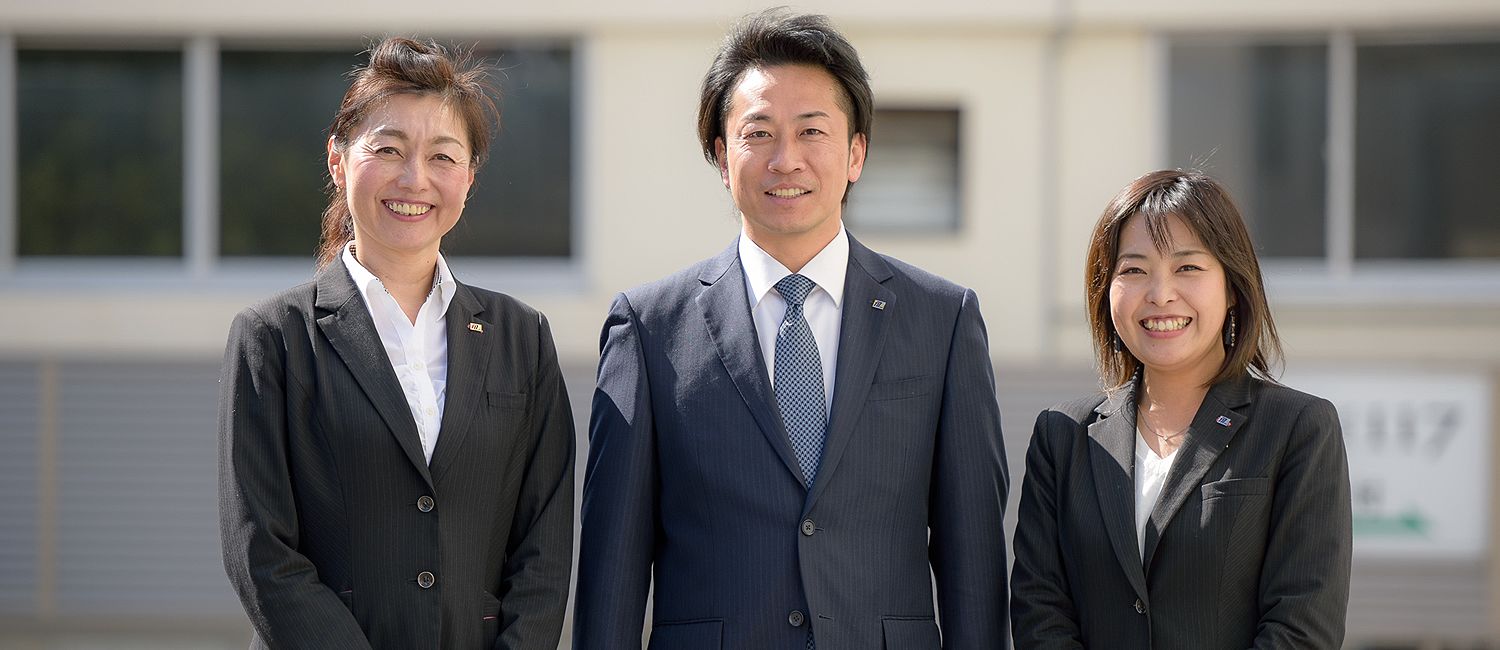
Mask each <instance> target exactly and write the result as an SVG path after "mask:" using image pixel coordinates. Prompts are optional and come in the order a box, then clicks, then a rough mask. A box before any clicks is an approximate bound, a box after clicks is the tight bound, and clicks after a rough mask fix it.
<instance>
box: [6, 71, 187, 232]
mask: <svg viewBox="0 0 1500 650" xmlns="http://www.w3.org/2000/svg"><path fill="white" fill-rule="evenodd" d="M16 65H17V84H16V86H17V88H16V100H17V106H18V116H17V117H18V120H19V124H18V126H19V128H18V129H17V131H18V138H17V140H18V141H17V145H18V146H17V151H18V152H19V156H18V163H19V169H20V178H19V184H20V185H19V201H18V208H19V215H20V219H19V220H20V223H19V227H20V243H19V251H18V252H19V254H21V255H159V256H171V255H181V254H182V55H181V54H180V53H178V52H103V51H78V52H74V51H54V50H20V51H19V52H18V53H17V55H16Z"/></svg>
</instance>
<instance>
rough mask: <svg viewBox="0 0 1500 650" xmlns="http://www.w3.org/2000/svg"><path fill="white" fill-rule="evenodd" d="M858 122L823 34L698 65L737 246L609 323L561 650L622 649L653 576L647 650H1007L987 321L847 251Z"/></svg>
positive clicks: (784, 33)
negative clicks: (565, 647)
mask: <svg viewBox="0 0 1500 650" xmlns="http://www.w3.org/2000/svg"><path fill="white" fill-rule="evenodd" d="M871 106H872V101H871V94H870V89H869V85H868V82H867V77H866V75H865V72H864V69H863V67H862V66H861V64H860V62H859V59H858V57H857V55H856V53H855V51H854V48H853V47H852V46H851V45H850V44H849V43H848V42H847V41H846V40H845V39H844V38H843V37H842V35H840V34H839V33H838V32H837V31H835V30H834V29H833V28H832V27H831V26H829V24H828V23H827V21H826V19H825V18H823V17H820V16H794V15H787V14H785V13H783V12H780V11H775V10H773V11H769V12H765V13H761V14H758V15H755V16H752V17H750V18H748V19H746V20H745V21H743V22H741V23H740V24H739V25H738V26H737V27H736V29H735V30H734V31H733V32H732V33H731V34H730V35H729V37H728V38H727V39H726V40H725V42H724V44H723V46H722V48H721V49H720V51H719V54H718V56H717V58H716V59H715V61H714V63H713V66H712V67H711V68H710V70H709V72H708V74H707V76H706V77H705V79H704V84H703V94H702V97H701V103H700V106H699V137H700V140H701V144H702V146H703V150H704V155H705V157H707V158H708V159H709V160H710V161H711V162H712V163H713V164H714V165H715V166H716V167H717V168H718V169H719V172H720V175H721V177H722V179H723V181H724V184H725V186H726V187H727V188H728V189H729V191H730V194H731V195H732V196H733V198H734V202H735V206H736V207H737V208H738V210H739V213H740V217H741V224H742V232H741V235H740V237H739V239H738V240H737V241H736V242H735V243H734V244H732V245H731V246H729V248H728V249H726V250H725V251H723V252H722V253H720V254H719V255H717V256H715V257H713V258H711V259H708V260H705V261H703V262H700V263H698V264H696V265H694V266H692V267H690V268H688V269H686V270H683V271H681V272H679V273H677V274H675V275H672V276H669V277H667V278H665V279H662V280H659V281H657V282H654V283H651V284H648V285H645V286H642V287H638V288H636V289H632V290H630V291H627V292H626V293H624V294H621V295H620V296H618V297H617V298H616V299H615V302H614V304H613V306H612V307H611V309H610V314H609V317H608V319H607V320H606V322H605V325H604V330H603V333H602V337H601V338H602V341H601V345H602V358H601V360H600V364H599V376H598V388H597V390H596V391H595V394H594V403H593V414H592V417H591V420H590V448H589V461H588V474H587V478H586V482H585V486H584V500H583V533H582V550H581V555H580V559H579V580H578V592H577V600H576V610H575V615H574V620H575V628H574V629H575V633H574V643H575V647H577V648H581V649H583V650H593V649H609V650H617V649H619V648H626V647H638V644H639V643H640V640H641V634H642V629H641V626H642V618H643V615H644V609H645V603H646V596H647V591H648V589H649V588H650V587H651V586H652V583H653V577H654V584H655V591H654V603H655V607H654V613H653V623H652V629H651V639H650V647H651V648H653V649H663V650H669V649H675V648H683V649H692V650H702V649H705V648H725V649H731V648H732V649H740V648H746V649H755V650H765V649H778V648H779V649H786V650H790V649H794V648H796V649H802V648H818V649H820V650H839V649H849V650H870V649H873V648H924V649H934V650H935V649H937V648H940V647H946V648H1002V647H1005V646H1006V644H1007V635H1006V629H1007V626H1006V610H1005V603H1006V584H1005V570H1006V561H1005V543H1004V533H1003V527H1002V518H1003V514H1004V506H1005V498H1006V492H1007V489H1008V478H1007V476H1006V465H1005V453H1004V447H1003V445H1002V442H1001V437H1000V414H999V410H998V407H997V405H996V401H995V394H994V378H993V375H992V371H991V367H990V359H989V353H988V344H987V342H986V334H985V329H984V323H983V321H982V319H981V316H980V312H979V306H978V303H977V300H976V298H975V296H974V293H973V292H972V291H969V290H966V289H964V288H961V287H958V286H955V285H953V284H951V283H949V282H947V281H945V280H943V279H941V278H938V277H936V276H934V275H931V274H929V273H926V272H923V271H922V270H920V269H917V268H915V267H912V266H910V265H907V264H904V263H902V262H899V261H896V260H894V259H891V258H888V257H885V256H882V255H879V254H877V253H874V252H872V251H870V250H869V249H868V248H865V247H864V246H863V245H861V244H860V243H859V242H858V241H855V240H854V238H853V237H850V236H849V235H848V234H847V232H846V231H845V230H844V228H843V221H842V206H843V201H844V198H845V193H846V190H847V189H848V187H849V185H850V184H851V183H853V182H854V181H855V180H857V179H858V178H859V175H860V171H861V169H862V167H863V164H864V157H865V148H866V146H867V143H868V138H869V133H870V123H871ZM934 583H935V585H936V601H937V609H938V610H941V612H942V617H941V621H942V624H941V631H940V630H939V624H938V619H937V617H936V613H935V611H934V602H933V601H934V597H933V596H934V594H933V587H934Z"/></svg>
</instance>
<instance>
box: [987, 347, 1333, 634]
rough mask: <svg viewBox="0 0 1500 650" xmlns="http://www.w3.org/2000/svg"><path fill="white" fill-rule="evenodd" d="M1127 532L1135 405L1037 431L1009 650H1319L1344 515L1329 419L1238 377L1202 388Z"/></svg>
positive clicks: (1325, 406) (1050, 420)
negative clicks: (1171, 456)
mask: <svg viewBox="0 0 1500 650" xmlns="http://www.w3.org/2000/svg"><path fill="white" fill-rule="evenodd" d="M1190 431H1191V433H1190V437H1189V438H1188V439H1187V440H1186V442H1185V443H1184V444H1183V446H1182V447H1181V448H1180V449H1179V450H1178V452H1177V459H1176V461H1174V462H1173V464H1172V469H1171V470H1170V471H1169V472H1168V473H1167V479H1166V483H1165V485H1163V487H1162V492H1161V497H1160V499H1159V500H1158V501H1157V503H1156V507H1155V509H1153V510H1152V511H1151V519H1150V521H1149V522H1148V523H1147V525H1146V539H1145V542H1146V544H1145V546H1146V550H1145V554H1144V561H1143V560H1142V557H1143V556H1142V554H1141V552H1140V550H1139V546H1138V539H1137V536H1136V531H1135V517H1134V512H1135V482H1134V478H1133V474H1132V471H1133V465H1134V460H1135V439H1136V432H1135V392H1134V389H1133V385H1132V386H1131V387H1127V388H1126V389H1122V390H1120V391H1117V392H1115V393H1114V394H1113V395H1112V396H1110V397H1108V398H1105V399H1101V398H1100V397H1098V396H1095V397H1091V398H1086V399H1080V400H1076V401H1073V402H1069V403H1067V404H1063V405H1061V406H1057V407H1055V408H1052V409H1049V410H1047V411H1043V412H1042V413H1041V415H1039V416H1038V417H1037V421H1036V430H1035V432H1034V433H1033V434H1032V438H1031V448H1030V450H1029V451H1027V453H1026V478H1025V482H1024V484H1023V487H1022V490H1021V505H1020V509H1019V515H1020V518H1019V521H1018V523H1017V528H1016V540H1015V543H1016V565H1015V572H1014V575H1013V578H1012V582H1011V590H1012V600H1011V616H1012V619H1013V622H1014V624H1015V642H1016V648H1018V649H1023V648H1025V649H1031V648H1045V649H1052V648H1056V649H1062V648H1108V649H1110V650H1117V649H1118V650H1153V649H1154V650H1221V649H1222V650H1231V649H1233V650H1244V649H1245V648H1262V649H1267V650H1270V649H1275V650H1291V649H1297V648H1302V649H1307V650H1332V649H1334V648H1338V647H1339V646H1340V645H1341V644H1342V643H1343V638H1344V614H1345V611H1346V609H1347V607H1348V600H1349V563H1350V552H1351V547H1352V531H1351V527H1352V523H1351V522H1352V515H1351V512H1350V510H1351V506H1350V500H1349V467H1348V461H1347V460H1346V459H1345V456H1344V438H1343V435H1342V434H1341V432H1340V428H1339V421H1338V414H1337V413H1336V412H1335V411H1334V408H1333V405H1332V404H1330V403H1329V402H1328V401H1327V400H1324V399H1320V398H1317V397H1313V396H1312V395H1308V394H1306V393H1300V392H1297V391H1295V390H1292V389H1290V388H1286V387H1284V386H1278V385H1275V384H1270V383H1267V382H1264V381H1261V380H1258V379H1253V378H1251V377H1250V376H1249V375H1248V374H1247V375H1242V376H1241V377H1239V378H1238V379H1233V380H1229V381H1225V382H1223V383H1220V384H1217V385H1215V386H1213V387H1212V388H1211V389H1210V390H1209V392H1208V395H1207V397H1205V398H1204V399H1203V404H1202V405H1201V406H1200V407H1199V409H1198V413H1197V414H1196V415H1195V416H1194V417H1193V422H1192V425H1191V429H1190Z"/></svg>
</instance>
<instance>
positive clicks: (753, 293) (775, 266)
mask: <svg viewBox="0 0 1500 650" xmlns="http://www.w3.org/2000/svg"><path fill="white" fill-rule="evenodd" d="M739 248H740V267H741V268H743V269H744V270H745V283H746V286H747V287H749V289H750V309H752V310H753V309H755V306H756V305H758V304H760V300H761V299H762V298H765V297H766V292H767V291H770V290H771V289H772V288H774V287H775V286H776V283H777V282H780V281H781V279H782V278H784V277H786V276H788V275H791V274H792V272H791V271H789V270H787V268H786V266H784V265H782V263H781V262H778V261H776V258H774V257H771V254H770V253H767V252H766V251H765V250H764V249H762V248H761V247H760V246H759V245H757V244H756V243H755V242H753V241H751V240H750V236H749V235H748V234H746V233H745V232H744V231H743V230H741V232H740V242H739ZM848 272H849V233H848V232H846V231H845V230H844V224H842V223H840V224H839V234H837V235H835V236H834V237H833V241H830V242H828V245H827V246H824V247H823V250H821V251H818V254H817V255H815V256H813V258H812V259H811V260H809V261H808V262H807V264H806V265H804V266H803V267H802V270H801V271H798V273H800V274H802V275H803V276H804V277H806V278H807V279H809V280H812V281H813V283H815V284H817V285H818V288H819V289H822V290H823V291H824V293H827V294H828V296H829V297H830V298H833V306H834V307H836V308H837V307H841V306H842V305H843V303H844V275H845V274H846V273H848Z"/></svg>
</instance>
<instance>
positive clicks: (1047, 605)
mask: <svg viewBox="0 0 1500 650" xmlns="http://www.w3.org/2000/svg"><path fill="white" fill-rule="evenodd" d="M1054 419H1065V418H1063V416H1062V415H1061V414H1057V413H1054V412H1052V411H1042V412H1041V413H1040V414H1039V415H1037V418H1036V426H1035V427H1034V428H1033V429H1032V434H1031V445H1030V447H1028V448H1027V450H1026V478H1025V479H1024V480H1023V482H1022V484H1021V505H1020V507H1019V508H1018V511H1017V515H1018V516H1017V521H1016V538H1015V543H1016V564H1015V568H1014V569H1013V570H1014V574H1013V575H1012V576H1011V583H1010V588H1011V601H1010V616H1011V624H1012V625H1013V626H1014V627H1013V628H1012V634H1013V635H1014V637H1015V642H1016V647H1017V648H1028V649H1030V648H1055V649H1065V648H1066V649H1077V650H1082V648H1083V637H1082V634H1081V632H1080V631H1079V629H1078V617H1077V612H1076V610H1075V607H1074V603H1073V596H1072V588H1071V587H1070V586H1069V584H1068V574H1067V571H1065V570H1064V569H1063V560H1062V552H1061V546H1060V543H1061V540H1060V539H1059V537H1058V526H1057V522H1058V502H1059V500H1060V498H1061V496H1062V495H1060V494H1059V493H1058V492H1059V488H1058V486H1059V482H1058V462H1057V458H1056V453H1057V450H1055V449H1053V448H1052V446H1051V444H1050V443H1051V441H1052V436H1053V434H1052V433H1050V432H1049V429H1050V425H1051V422H1052V421H1053V420H1054Z"/></svg>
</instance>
